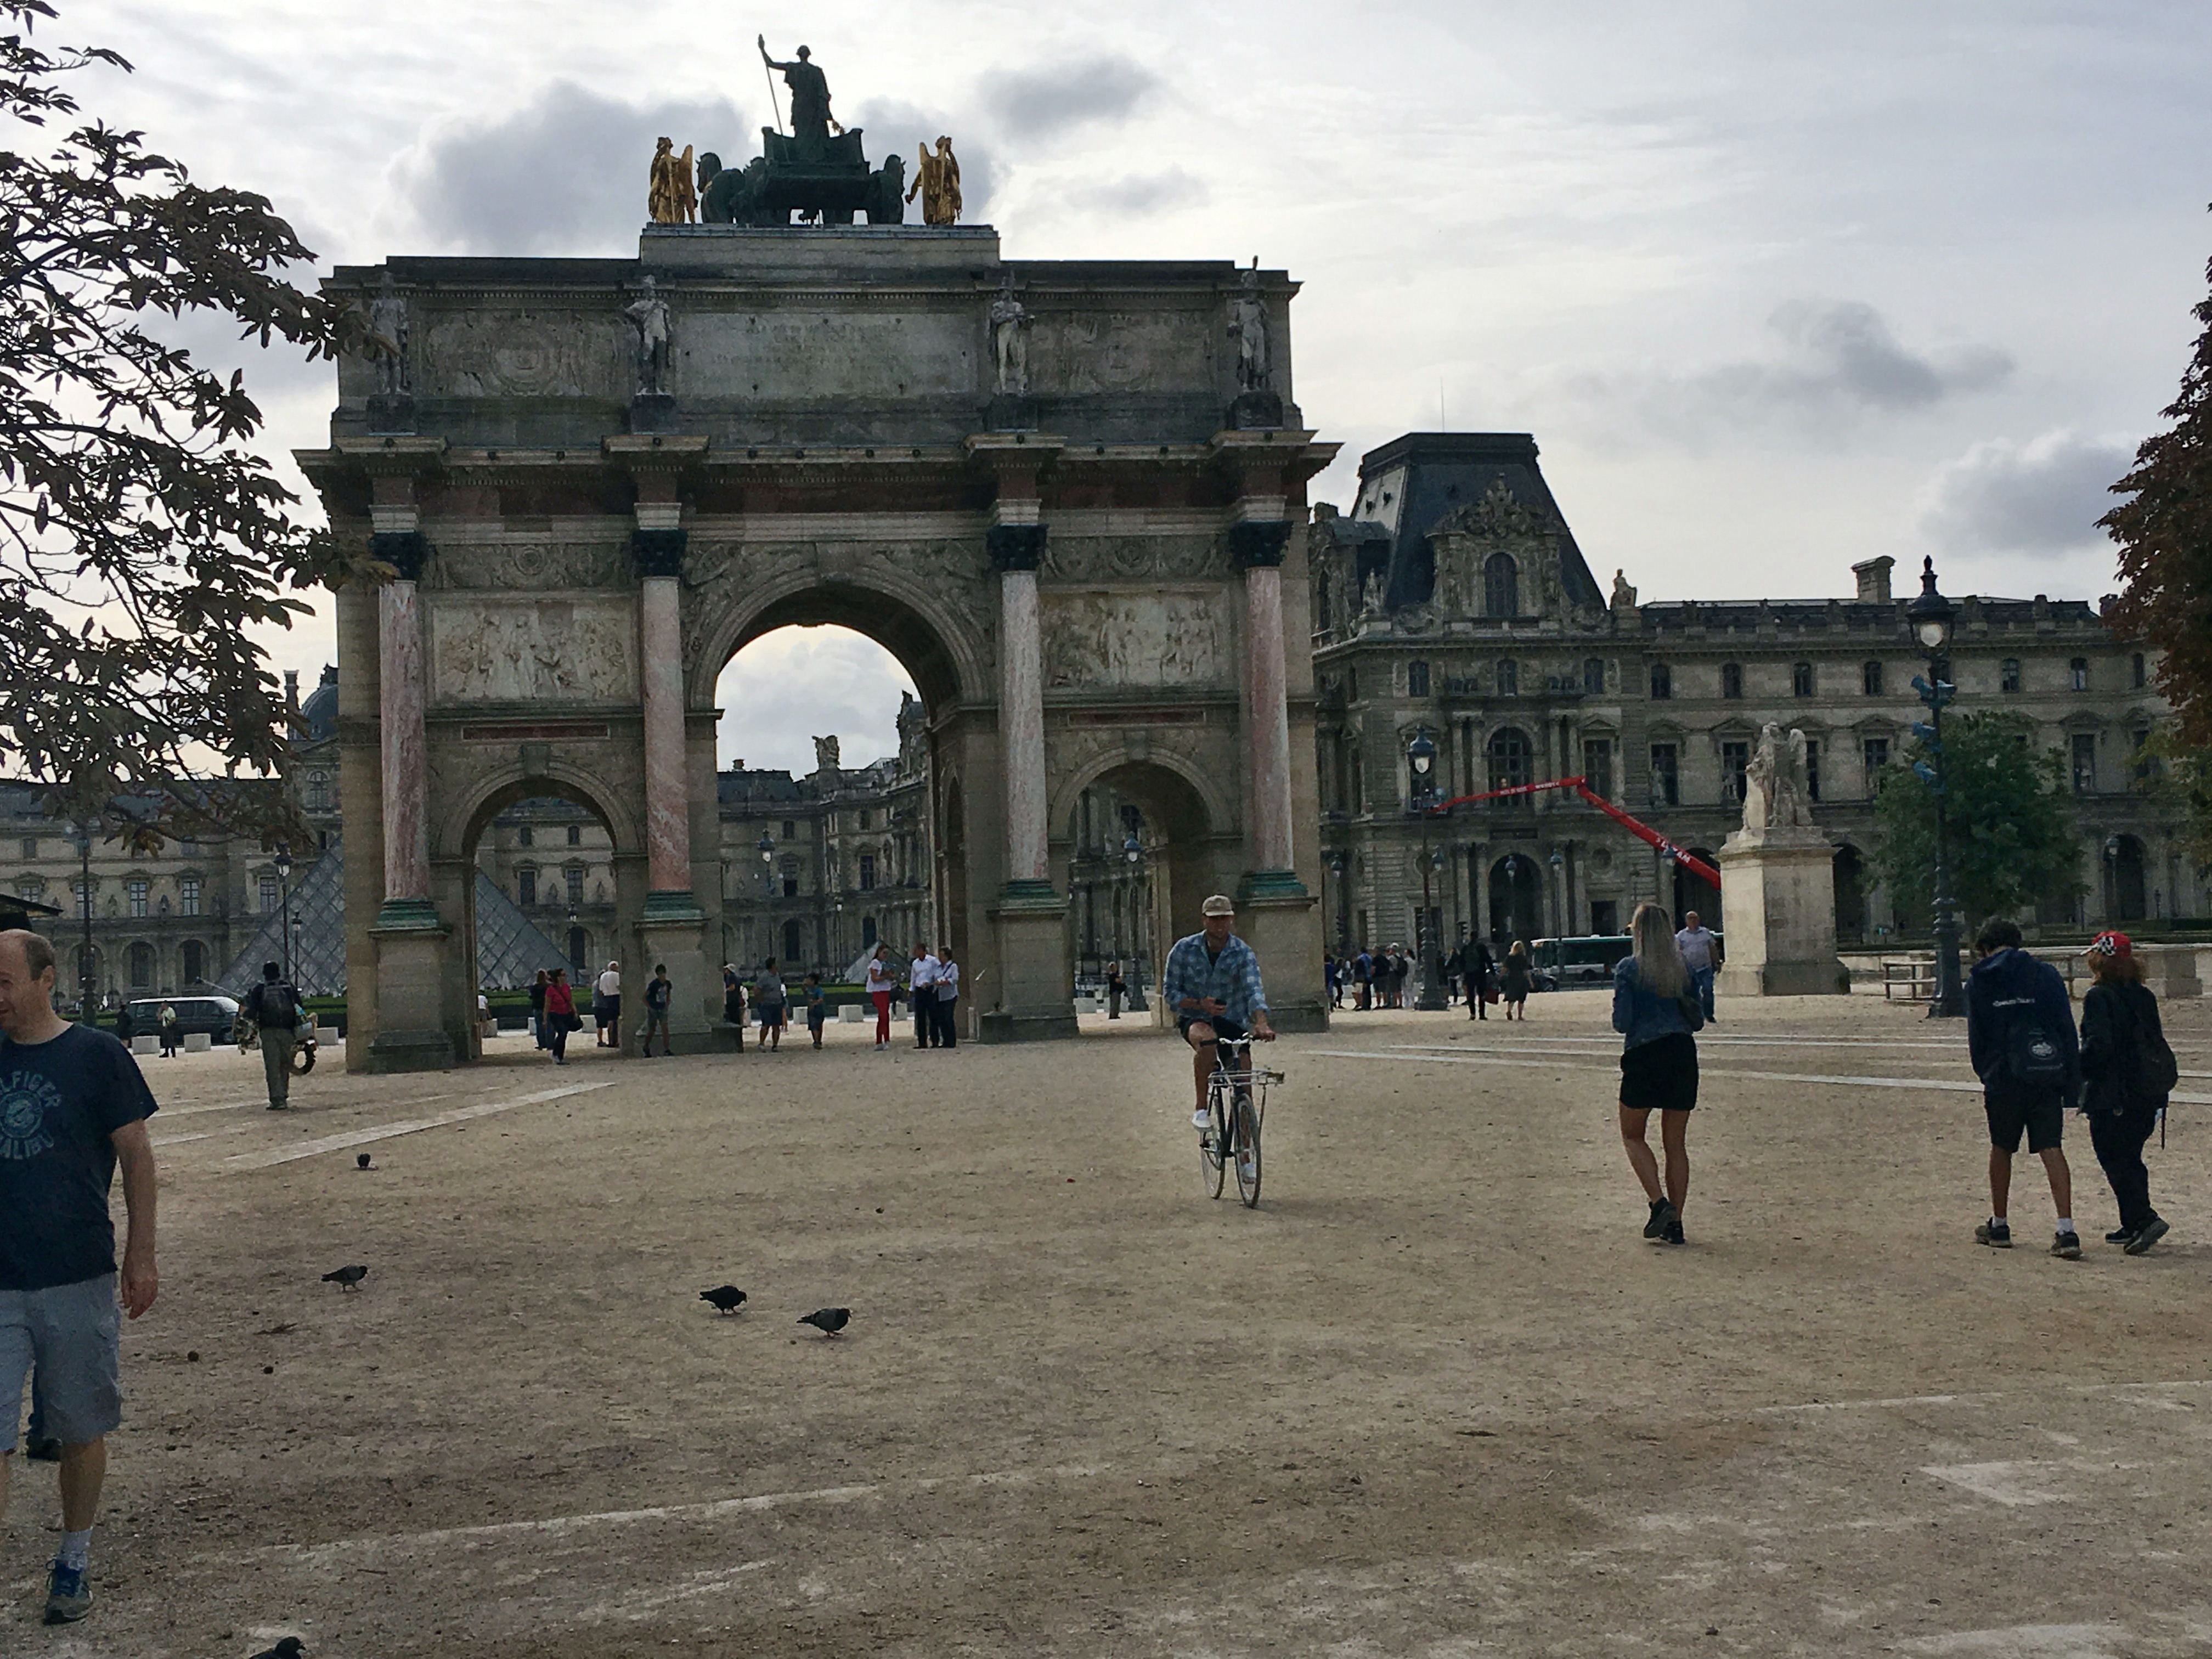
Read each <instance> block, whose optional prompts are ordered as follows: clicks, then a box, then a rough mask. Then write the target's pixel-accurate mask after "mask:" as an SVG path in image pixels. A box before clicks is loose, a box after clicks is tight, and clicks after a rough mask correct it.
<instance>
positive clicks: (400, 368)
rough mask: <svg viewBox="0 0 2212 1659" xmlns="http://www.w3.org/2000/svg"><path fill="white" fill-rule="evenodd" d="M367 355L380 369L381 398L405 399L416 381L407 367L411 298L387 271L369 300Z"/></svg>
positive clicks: (377, 382)
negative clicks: (409, 301) (408, 309)
mask: <svg viewBox="0 0 2212 1659" xmlns="http://www.w3.org/2000/svg"><path fill="white" fill-rule="evenodd" d="M362 352H363V355H364V356H367V357H368V360H369V362H371V363H373V364H374V365H375V368H376V393H377V396H379V397H380V398H404V397H405V396H406V395H407V392H408V388H409V385H410V381H411V380H412V378H413V377H412V376H411V375H410V373H409V371H408V368H407V301H405V300H404V298H403V297H401V295H400V293H399V290H398V288H397V287H396V286H394V285H393V283H392V273H391V272H390V271H388V270H387V271H386V272H385V273H384V275H383V276H382V277H381V278H380V279H379V280H378V282H377V284H376V294H375V296H374V298H373V299H371V300H370V301H369V302H368V337H367V338H366V339H365V340H364V341H362Z"/></svg>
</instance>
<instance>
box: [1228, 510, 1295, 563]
mask: <svg viewBox="0 0 2212 1659" xmlns="http://www.w3.org/2000/svg"><path fill="white" fill-rule="evenodd" d="M1290 544H1291V525H1290V520H1287V519H1275V520H1267V519H1255V520H1246V521H1245V522H1244V523H1243V524H1232V525H1231V526H1229V556H1230V557H1231V558H1232V559H1234V560H1235V561H1236V562H1237V568H1238V569H1239V570H1250V569H1253V568H1257V567H1261V566H1267V565H1279V564H1280V563H1282V562H1283V557H1284V555H1285V552H1286V551H1287V550H1288V549H1289V547H1290Z"/></svg>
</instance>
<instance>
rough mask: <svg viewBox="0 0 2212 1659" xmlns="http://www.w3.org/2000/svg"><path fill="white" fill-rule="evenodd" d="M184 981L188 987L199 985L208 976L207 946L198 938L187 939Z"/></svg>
mask: <svg viewBox="0 0 2212 1659" xmlns="http://www.w3.org/2000/svg"><path fill="white" fill-rule="evenodd" d="M184 958H185V960H184V969H185V972H184V982H185V985H186V986H187V987H191V986H194V985H197V984H198V983H199V982H200V981H202V980H204V979H205V978H206V977H207V946H206V945H203V944H201V943H200V942H199V941H198V940H197V939H186V940H185V951H184Z"/></svg>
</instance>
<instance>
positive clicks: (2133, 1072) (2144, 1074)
mask: <svg viewBox="0 0 2212 1659" xmlns="http://www.w3.org/2000/svg"><path fill="white" fill-rule="evenodd" d="M2143 1000H2144V1001H2146V1002H2149V1003H2150V1006H2151V1009H2152V1013H2151V1017H2150V1018H2149V1019H2148V1021H2146V1020H2145V1019H2144V1018H2143V1016H2142V1009H2141V1008H2139V1007H2137V1006H2136V999H2135V998H2134V997H2133V996H2130V995H2129V994H2127V993H2126V992H2125V991H2123V992H2122V993H2121V994H2120V1006H2122V1007H2124V1008H2125V1009H2126V1010H2127V1011H2128V1029H2127V1035H2126V1036H2124V1037H2123V1038H2122V1039H2121V1040H2120V1045H2119V1049H2118V1053H2117V1054H2115V1055H2114V1056H2113V1058H2114V1059H2115V1060H2116V1061H2117V1062H2118V1064H2117V1066H2116V1070H2117V1073H2118V1075H2117V1077H2116V1078H2115V1079H2114V1081H2116V1082H2117V1083H2118V1085H2120V1091H2121V1092H2122V1093H2123V1094H2124V1095H2125V1096H2126V1097H2127V1098H2128V1099H2130V1100H2133V1101H2137V1102H2140V1103H2143V1104H2145V1105H2151V1104H2154V1103H2157V1102H2159V1101H2161V1100H2164V1099H2165V1098H2166V1097H2167V1096H2168V1095H2170V1094H2172V1092H2173V1085H2175V1084H2177V1083H2179V1082H2180V1081H2181V1068H2180V1066H2179V1065H2178V1064H2177V1063H2176V1062H2175V1060H2174V1058H2173V1050H2172V1048H2169V1047H2167V1046H2166V1033H2165V1032H2164V1031H2162V1030H2160V1029H2159V1025H2158V1014H2157V1007H2158V1005H2157V1004H2156V1003H2155V1002H2154V1001H2151V995H2150V993H2149V992H2148V991H2145V992H2143Z"/></svg>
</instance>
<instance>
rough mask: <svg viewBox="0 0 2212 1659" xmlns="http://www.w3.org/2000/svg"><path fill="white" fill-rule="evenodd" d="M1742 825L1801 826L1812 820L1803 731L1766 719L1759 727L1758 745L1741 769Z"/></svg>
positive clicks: (1805, 827)
mask: <svg viewBox="0 0 2212 1659" xmlns="http://www.w3.org/2000/svg"><path fill="white" fill-rule="evenodd" d="M1743 782H1744V789H1743V827H1744V828H1745V829H1808V828H1810V827H1811V825H1812V823H1813V789H1812V782H1811V775H1810V769H1809V766H1808V762H1807V757H1806V752H1805V734H1804V733H1803V732H1799V731H1795V730H1793V731H1792V732H1790V735H1789V737H1788V738H1786V739H1785V738H1784V737H1783V735H1782V727H1781V726H1780V725H1778V723H1777V722H1775V721H1773V720H1769V721H1767V723H1766V724H1765V726H1763V727H1761V728H1760V731H1759V747H1758V749H1757V750H1755V751H1753V755H1752V757H1751V763H1750V764H1749V765H1748V766H1747V767H1746V768H1745V769H1744V776H1743Z"/></svg>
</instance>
